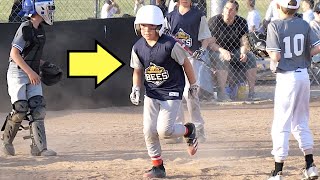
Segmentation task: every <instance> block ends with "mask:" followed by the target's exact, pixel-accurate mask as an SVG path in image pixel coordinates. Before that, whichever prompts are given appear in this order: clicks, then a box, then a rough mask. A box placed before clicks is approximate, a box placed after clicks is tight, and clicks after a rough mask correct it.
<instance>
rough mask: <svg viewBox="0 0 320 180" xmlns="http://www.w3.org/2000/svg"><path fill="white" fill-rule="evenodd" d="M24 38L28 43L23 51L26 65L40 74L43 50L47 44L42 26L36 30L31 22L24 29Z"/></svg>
mask: <svg viewBox="0 0 320 180" xmlns="http://www.w3.org/2000/svg"><path fill="white" fill-rule="evenodd" d="M22 33H23V38H24V40H25V41H26V46H25V48H24V49H23V51H22V54H21V56H22V58H23V59H24V60H25V61H26V63H27V64H28V65H29V66H30V67H31V68H32V70H34V71H35V72H37V73H38V74H39V65H40V59H41V57H42V50H43V47H44V44H45V42H46V35H45V32H44V29H43V27H42V25H41V24H40V25H39V27H38V29H35V28H34V27H33V25H32V23H31V22H29V25H28V26H25V27H23V29H22Z"/></svg>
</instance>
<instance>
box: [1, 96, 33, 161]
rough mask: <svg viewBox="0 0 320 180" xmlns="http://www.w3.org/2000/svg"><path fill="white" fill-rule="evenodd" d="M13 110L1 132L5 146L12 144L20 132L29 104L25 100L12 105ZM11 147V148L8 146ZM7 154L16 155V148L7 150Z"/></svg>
mask: <svg viewBox="0 0 320 180" xmlns="http://www.w3.org/2000/svg"><path fill="white" fill-rule="evenodd" d="M12 107H13V110H12V112H11V113H9V114H8V116H7V118H6V120H5V122H4V124H3V126H2V128H1V131H4V132H3V135H2V137H1V138H2V140H3V143H4V144H5V145H7V144H9V145H10V144H12V142H13V140H14V138H15V137H16V135H17V132H18V131H19V127H20V125H21V122H22V121H23V120H24V119H25V118H26V116H27V113H28V102H27V101H25V100H20V101H16V102H15V103H13V105H12ZM8 147H9V146H8ZM6 150H7V154H10V155H14V148H13V146H12V147H11V148H9V149H8V148H7V149H6Z"/></svg>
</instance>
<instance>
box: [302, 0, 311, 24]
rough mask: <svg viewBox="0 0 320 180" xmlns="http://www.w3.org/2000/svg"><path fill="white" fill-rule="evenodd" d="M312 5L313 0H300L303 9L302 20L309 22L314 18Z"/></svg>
mask: <svg viewBox="0 0 320 180" xmlns="http://www.w3.org/2000/svg"><path fill="white" fill-rule="evenodd" d="M313 6H314V1H313V0H302V1H301V8H302V11H303V14H302V18H303V20H305V21H307V22H308V23H310V21H312V20H313V19H314V15H313V10H312V9H313Z"/></svg>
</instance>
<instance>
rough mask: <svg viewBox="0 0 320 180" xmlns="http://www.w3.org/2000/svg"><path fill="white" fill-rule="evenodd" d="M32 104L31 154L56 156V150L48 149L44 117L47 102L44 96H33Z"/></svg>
mask: <svg viewBox="0 0 320 180" xmlns="http://www.w3.org/2000/svg"><path fill="white" fill-rule="evenodd" d="M29 106H30V114H31V118H32V119H31V121H30V138H31V145H30V147H31V154H32V155H34V156H55V155H56V152H54V151H51V150H48V149H47V138H46V130H45V127H44V118H45V116H46V108H45V107H46V103H45V101H44V98H43V97H42V96H33V97H31V98H30V99H29Z"/></svg>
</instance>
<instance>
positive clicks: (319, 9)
mask: <svg viewBox="0 0 320 180" xmlns="http://www.w3.org/2000/svg"><path fill="white" fill-rule="evenodd" d="M313 11H314V12H316V13H319V12H320V2H318V3H317V4H316V5H315V6H314V10H313Z"/></svg>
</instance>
